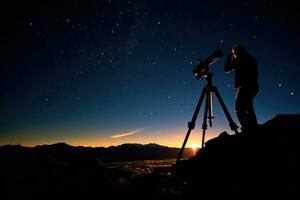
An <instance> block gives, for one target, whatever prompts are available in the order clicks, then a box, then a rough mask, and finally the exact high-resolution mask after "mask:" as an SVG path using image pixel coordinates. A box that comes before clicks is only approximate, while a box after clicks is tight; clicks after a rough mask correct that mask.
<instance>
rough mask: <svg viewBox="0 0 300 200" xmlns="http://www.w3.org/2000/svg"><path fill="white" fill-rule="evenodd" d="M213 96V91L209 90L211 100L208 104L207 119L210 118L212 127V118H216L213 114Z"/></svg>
mask: <svg viewBox="0 0 300 200" xmlns="http://www.w3.org/2000/svg"><path fill="white" fill-rule="evenodd" d="M212 97H213V93H212V92H209V102H208V104H209V105H208V116H207V119H208V122H209V126H210V127H212V119H213V118H214V116H213V100H212Z"/></svg>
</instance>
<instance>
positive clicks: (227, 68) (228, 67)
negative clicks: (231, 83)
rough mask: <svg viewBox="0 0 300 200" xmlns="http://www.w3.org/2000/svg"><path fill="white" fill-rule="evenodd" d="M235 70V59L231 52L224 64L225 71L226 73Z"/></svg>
mask: <svg viewBox="0 0 300 200" xmlns="http://www.w3.org/2000/svg"><path fill="white" fill-rule="evenodd" d="M234 70H235V61H234V60H233V59H232V55H231V54H229V55H228V56H227V59H226V62H225V66H224V72H225V73H230V72H232V71H234Z"/></svg>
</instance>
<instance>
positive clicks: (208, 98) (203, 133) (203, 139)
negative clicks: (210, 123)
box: [201, 91, 211, 148]
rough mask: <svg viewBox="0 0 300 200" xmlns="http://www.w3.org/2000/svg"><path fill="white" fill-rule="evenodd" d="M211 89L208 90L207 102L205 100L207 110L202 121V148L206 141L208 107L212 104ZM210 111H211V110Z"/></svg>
mask: <svg viewBox="0 0 300 200" xmlns="http://www.w3.org/2000/svg"><path fill="white" fill-rule="evenodd" d="M210 93H211V92H210V91H207V94H206V102H205V110H204V116H203V123H202V129H203V132H202V144H201V148H203V147H204V141H205V132H206V129H207V113H208V109H210V107H209V106H210V105H209V101H210ZM209 112H210V111H209Z"/></svg>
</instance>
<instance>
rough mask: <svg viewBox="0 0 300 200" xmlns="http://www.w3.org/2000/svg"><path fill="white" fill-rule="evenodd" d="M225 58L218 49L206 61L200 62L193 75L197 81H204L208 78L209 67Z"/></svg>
mask: <svg viewBox="0 0 300 200" xmlns="http://www.w3.org/2000/svg"><path fill="white" fill-rule="evenodd" d="M223 56H224V53H223V51H222V50H221V49H216V50H215V51H214V52H213V54H211V55H210V56H209V57H208V58H206V59H205V60H204V61H202V60H199V64H198V65H196V66H195V67H194V69H193V74H194V75H195V76H196V79H197V80H199V79H204V78H206V77H207V73H208V66H210V65H212V64H214V63H215V62H217V61H218V60H220V59H221V58H222V57H223Z"/></svg>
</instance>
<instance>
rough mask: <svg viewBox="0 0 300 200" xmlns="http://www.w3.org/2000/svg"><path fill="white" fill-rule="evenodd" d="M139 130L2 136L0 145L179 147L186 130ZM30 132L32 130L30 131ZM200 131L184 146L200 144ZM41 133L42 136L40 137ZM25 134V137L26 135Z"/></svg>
mask: <svg viewBox="0 0 300 200" xmlns="http://www.w3.org/2000/svg"><path fill="white" fill-rule="evenodd" d="M139 132H140V130H136V131H135V133H134V134H130V135H127V136H126V137H114V138H112V137H111V135H109V134H106V136H103V134H101V133H97V132H90V133H86V132H82V133H80V134H78V133H77V134H74V135H68V136H65V134H64V132H62V133H59V132H57V134H56V135H50V134H49V135H47V134H45V135H46V137H45V135H44V134H33V135H30V136H31V137H30V136H29V134H23V135H22V136H20V137H12V138H2V139H1V142H0V145H6V144H20V145H23V146H28V147H33V146H36V145H43V144H54V143H60V142H64V143H67V144H69V145H72V146H86V147H109V146H117V145H121V144H124V143H138V144H149V143H156V144H159V145H163V146H168V147H178V148H181V146H182V143H183V140H184V138H185V134H186V130H185V129H182V130H175V131H168V132H167V131H161V132H149V133H144V132H143V133H139ZM31 133H32V132H31ZM200 133H201V131H199V130H194V131H193V133H192V134H191V135H190V138H189V140H188V142H187V144H186V147H191V148H193V149H196V148H198V147H200V146H201V142H202V141H201V139H202V138H201V134H200ZM42 135H43V137H41V136H42ZM26 136H27V137H26ZM39 136H40V137H39ZM216 136H217V135H216V134H215V133H212V132H209V131H208V132H207V135H206V141H207V140H209V139H211V138H214V137H216Z"/></svg>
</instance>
